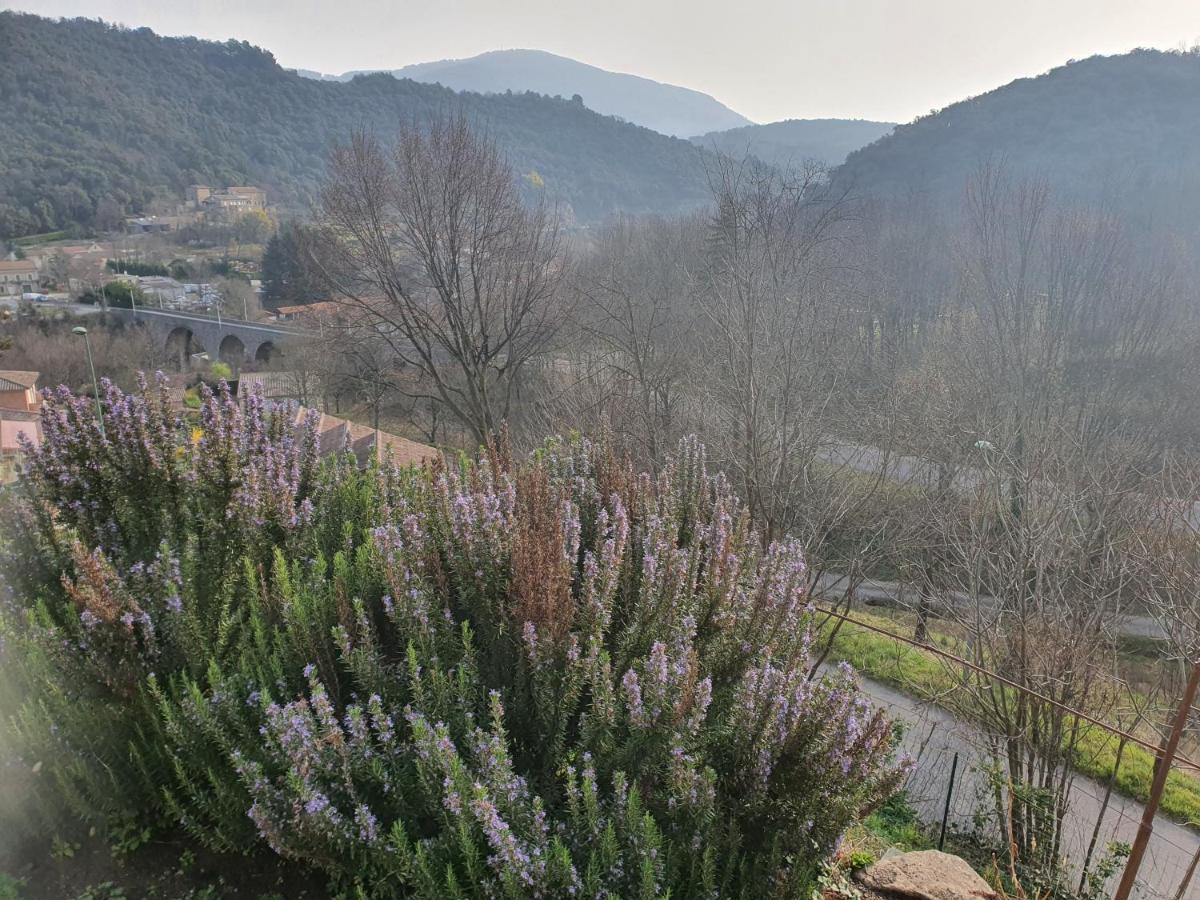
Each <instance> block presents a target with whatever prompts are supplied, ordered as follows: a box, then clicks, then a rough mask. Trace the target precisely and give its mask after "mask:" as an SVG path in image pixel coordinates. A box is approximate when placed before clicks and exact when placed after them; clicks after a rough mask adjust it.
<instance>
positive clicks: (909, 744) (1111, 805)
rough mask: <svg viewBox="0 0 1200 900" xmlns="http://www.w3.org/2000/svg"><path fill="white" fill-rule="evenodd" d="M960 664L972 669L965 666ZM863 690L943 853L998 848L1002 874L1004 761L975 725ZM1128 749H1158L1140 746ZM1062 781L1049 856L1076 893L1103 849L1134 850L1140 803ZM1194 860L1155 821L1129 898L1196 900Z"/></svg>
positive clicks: (1182, 831) (1110, 884)
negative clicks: (895, 743)
mask: <svg viewBox="0 0 1200 900" xmlns="http://www.w3.org/2000/svg"><path fill="white" fill-rule="evenodd" d="M825 612H829V610H825ZM833 614H834V615H836V616H839V617H842V618H845V619H846V621H848V622H851V623H853V624H855V625H860V626H863V627H869V628H872V630H875V631H878V632H880V633H883V634H888V633H887V632H884V631H882V630H880V629H878V628H874V627H873V626H870V625H867V624H866V623H862V622H859V621H858V620H857V619H855V618H853V617H849V616H844V615H843V614H840V613H833ZM888 636H889V637H892V638H894V639H895V640H896V641H897V642H902V643H906V644H909V645H911V646H918V647H921V648H922V649H926V650H928V649H929V648H928V647H926V646H924V645H920V644H917V643H916V642H914V641H912V640H910V639H908V638H905V637H903V636H901V635H896V634H889V635H888ZM934 652H941V651H934ZM943 655H944V654H943ZM960 662H962V663H963V664H965V665H968V666H969V665H970V664H969V663H967V662H966V661H965V660H963V661H960ZM987 674H993V673H987ZM994 677H996V678H998V679H999V680H1000V681H1001V682H1003V683H1007V684H1009V685H1011V686H1012V687H1013V688H1014V689H1017V690H1021V689H1022V688H1021V687H1020V686H1019V685H1014V684H1012V682H1011V681H1009V680H1008V679H1006V678H1003V677H1002V676H999V675H995V676H994ZM864 689H865V690H866V691H867V693H868V694H869V695H870V696H871V698H872V699H873V700H874V702H875V703H876V705H878V706H881V707H883V708H885V709H887V710H888V712H889V713H890V715H891V718H892V719H893V720H894V721H901V722H904V723H905V728H904V733H903V737H902V739H901V744H902V749H903V750H904V751H905V752H906V753H908V754H909V755H910V756H911V757H912V758H913V759H914V761H915V766H914V769H913V771H912V773H911V775H910V776H909V778H908V781H907V783H906V784H905V790H906V792H907V797H908V801H909V803H910V804H911V805H912V806H913V808H914V809H915V810H916V812H917V815H918V816H919V818H920V819H921V820H922V822H923V823H925V824H926V825H927V826H929V827H930V828H932V829H933V830H934V832H935V834H936V833H937V832H938V831H939V830H940V828H941V823H942V821H943V818H944V819H945V821H946V826H947V830H948V832H949V835H950V841H949V844H950V846H949V847H948V848H947V849H951V850H952V849H953V846H954V845H955V843H959V844H961V843H964V842H972V844H973V845H974V846H975V847H976V848H978V847H994V848H996V849H995V853H994V856H995V864H996V866H997V868H998V869H999V870H1000V871H1001V872H1007V871H1008V869H1007V865H1008V854H1007V853H1006V852H1004V844H1003V843H1002V837H1003V835H1004V828H1003V826H1002V824H1001V823H1002V812H1003V810H1004V808H1005V804H1006V803H1007V802H1008V801H1007V798H1008V795H1009V791H1008V785H1007V784H1006V783H1005V776H1004V774H1003V773H1004V771H1005V770H1004V767H1003V762H1004V761H1003V760H1002V759H1000V758H999V757H998V745H996V744H995V743H994V742H993V741H992V740H990V739H989V737H988V735H987V734H986V733H985V732H984V731H983V730H982V729H981V728H980V727H978V726H976V725H974V724H971V723H969V722H966V721H964V720H962V719H959V718H957V717H955V716H954V715H953V714H951V713H950V712H948V711H947V710H945V709H943V708H941V707H939V706H936V705H933V704H931V703H926V702H922V701H919V700H915V699H913V698H912V697H910V696H908V695H906V694H903V693H900V692H898V691H895V690H893V689H891V688H889V687H886V686H884V685H881V684H878V683H875V682H872V681H870V680H869V679H867V680H866V681H865V683H864ZM1031 693H1032V692H1031ZM1088 719H1089V720H1090V721H1091V722H1092V723H1093V726H1094V727H1097V728H1103V729H1105V730H1107V731H1109V732H1112V733H1114V735H1120V734H1121V732H1120V731H1119V730H1118V729H1115V728H1113V727H1112V726H1109V725H1106V724H1105V723H1103V722H1100V721H1099V720H1097V719H1095V718H1093V717H1088ZM1125 737H1126V740H1127V741H1128V740H1131V739H1132V738H1131V736H1130V735H1127V734H1126V735H1125ZM1114 739H1115V738H1114ZM1135 742H1136V743H1139V744H1142V745H1144V746H1146V747H1150V748H1153V749H1155V750H1157V749H1159V748H1157V747H1155V746H1154V745H1152V744H1149V743H1148V742H1146V741H1143V740H1140V739H1138V740H1136V741H1135ZM1127 758H1128V757H1127V756H1126V757H1123V759H1127ZM1187 765H1191V764H1190V763H1187ZM952 772H953V778H952V774H951V773H952ZM1119 774H1120V769H1119V768H1118V769H1117V770H1116V772H1115V773H1114V775H1113V776H1112V781H1113V782H1116V780H1117V778H1118V777H1119ZM1067 777H1068V783H1069V787H1068V789H1067V791H1066V805H1065V810H1064V812H1063V816H1062V824H1061V828H1060V837H1059V841H1060V844H1059V848H1058V854H1057V857H1058V860H1059V871H1060V873H1061V875H1062V878H1063V883H1064V884H1065V885H1066V887H1067V889H1068V890H1070V891H1072V892H1076V893H1081V894H1082V893H1084V891H1083V890H1081V883H1080V882H1081V876H1082V875H1083V873H1084V870H1085V869H1087V870H1089V871H1093V872H1094V871H1096V870H1097V868H1098V866H1099V865H1100V864H1101V863H1102V861H1103V860H1104V858H1105V855H1106V854H1107V853H1109V848H1110V846H1111V845H1114V844H1116V843H1120V844H1125V845H1129V844H1132V843H1133V841H1134V838H1135V837H1136V835H1137V832H1138V828H1139V824H1140V822H1141V820H1142V816H1143V812H1144V808H1145V807H1144V804H1143V803H1142V802H1141V801H1138V800H1135V799H1131V798H1130V797H1128V796H1126V795H1125V794H1123V793H1121V792H1120V791H1119V790H1117V789H1116V788H1115V787H1113V788H1111V789H1110V788H1109V782H1108V781H1103V782H1102V781H1097V780H1096V779H1093V778H1090V777H1088V776H1085V775H1082V774H1079V773H1073V774H1071V773H1068V776H1067ZM1097 823H1098V824H1097ZM1198 860H1200V832H1198V831H1195V830H1193V829H1191V828H1189V827H1187V826H1184V825H1180V824H1177V823H1175V822H1173V821H1171V820H1170V819H1167V818H1165V817H1163V816H1161V815H1160V816H1156V817H1155V819H1154V830H1153V833H1152V834H1151V836H1150V838H1149V842H1148V844H1147V846H1146V853H1145V857H1144V859H1143V861H1142V863H1141V865H1140V867H1139V869H1138V877H1137V881H1136V883H1135V885H1134V890H1133V894H1132V895H1133V896H1135V897H1144V898H1154V900H1158V898H1162V900H1188V898H1194V900H1200V871H1197V869H1198V868H1200V867H1197V865H1196V863H1197V861H1198ZM1123 867H1124V859H1123V857H1122V858H1117V864H1116V865H1115V866H1114V867H1113V870H1112V872H1111V874H1110V875H1109V877H1108V878H1107V879H1106V880H1105V883H1104V884H1103V885H1098V886H1097V888H1098V889H1097V890H1096V891H1094V892H1093V893H1092V894H1091V896H1111V895H1112V892H1113V891H1114V890H1115V888H1116V886H1117V883H1118V881H1119V880H1120V877H1121V872H1122V869H1123ZM1060 895H1061V894H1060Z"/></svg>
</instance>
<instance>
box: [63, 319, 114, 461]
mask: <svg viewBox="0 0 1200 900" xmlns="http://www.w3.org/2000/svg"><path fill="white" fill-rule="evenodd" d="M71 333H72V334H77V335H79V336H80V337H81V338H83V343H84V346H86V347H87V358H88V368H89V369H91V371H92V397H93V399H94V400H95V401H96V424H97V425H99V426H100V437H102V438H103V437H107V435H106V434H105V433H104V411H103V410H102V409H101V408H100V382H98V381H97V380H96V364H95V363H94V362H93V361H92V339H91V338H90V337H88V330H87V329H86V328H84V327H83V326H82V325H76V326H75V327H74V328H72V329H71Z"/></svg>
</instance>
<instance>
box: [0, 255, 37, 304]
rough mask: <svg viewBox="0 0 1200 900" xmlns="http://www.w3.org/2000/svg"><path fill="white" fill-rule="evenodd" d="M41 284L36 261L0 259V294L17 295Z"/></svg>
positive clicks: (35, 288) (30, 290) (34, 289)
mask: <svg viewBox="0 0 1200 900" xmlns="http://www.w3.org/2000/svg"><path fill="white" fill-rule="evenodd" d="M40 284H41V274H40V272H39V271H38V266H37V262H36V261H34V260H32V259H0V296H6V297H19V296H21V294H25V293H31V292H33V291H36V290H37V289H38V286H39V285H40Z"/></svg>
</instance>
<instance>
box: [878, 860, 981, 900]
mask: <svg viewBox="0 0 1200 900" xmlns="http://www.w3.org/2000/svg"><path fill="white" fill-rule="evenodd" d="M857 877H858V881H859V883H860V884H861V885H862V886H863V887H864V888H866V889H867V890H869V891H871V892H873V894H874V895H875V896H878V897H885V898H892V897H911V898H914V900H996V898H997V894H996V892H995V891H993V890H992V889H991V888H990V887H989V886H988V883H987V882H986V881H984V880H983V879H982V878H980V877H979V875H978V873H976V872H975V870H974V869H972V868H971V867H970V866H969V865H967V864H966V863H965V862H964V861H963V860H961V859H959V858H958V857H957V856H951V855H950V854H949V853H941V852H939V851H937V850H920V851H917V852H914V853H901V854H899V855H897V856H889V857H886V858H884V859H881V860H880V861H879V862H877V863H875V864H874V865H873V866H868V867H867V868H865V869H863V870H862V871H861V872H859V873H858V876H857Z"/></svg>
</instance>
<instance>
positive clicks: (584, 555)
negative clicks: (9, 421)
mask: <svg viewBox="0 0 1200 900" xmlns="http://www.w3.org/2000/svg"><path fill="white" fill-rule="evenodd" d="M105 393H106V397H105V404H104V420H103V426H104V427H103V433H102V432H101V430H100V427H99V425H98V423H97V422H96V421H95V419H94V416H93V413H92V407H91V406H90V401H88V400H87V398H82V397H76V396H72V395H71V394H70V393H69V392H66V391H59V392H58V393H55V394H54V395H52V396H51V397H49V398H48V402H47V405H46V407H45V409H46V412H45V423H44V424H45V441H44V443H43V446H42V447H41V448H40V449H38V450H36V451H31V452H30V463H29V469H28V472H27V475H26V477H25V479H24V480H23V482H22V485H21V487H20V489H19V490H18V491H16V492H15V493H14V495H13V496H12V497H11V498H10V501H9V511H8V515H6V516H5V517H4V520H5V521H6V522H7V523H8V529H9V533H8V534H7V535H6V542H5V548H6V553H7V563H8V577H9V582H10V586H11V590H12V594H13V598H14V600H15V606H16V609H17V611H16V614H12V615H9V616H8V617H7V619H6V624H5V628H6V635H5V637H6V648H7V649H6V653H7V654H8V655H9V656H10V657H11V659H12V660H13V661H15V662H16V664H17V665H16V668H17V669H18V671H19V674H20V676H21V677H22V678H23V679H24V682H25V686H26V689H27V692H28V698H29V699H28V702H27V704H26V705H25V707H24V708H23V709H22V710H21V712H20V714H19V716H18V717H17V719H16V721H15V725H16V727H17V728H18V730H19V731H20V734H21V737H22V738H23V740H24V741H26V743H27V746H28V752H29V753H30V754H31V755H36V758H38V759H41V760H44V761H45V765H46V767H47V768H48V769H49V770H50V771H51V772H52V773H53V776H54V781H55V783H56V785H57V788H58V789H59V790H60V791H61V793H62V794H63V796H65V797H66V798H67V800H68V801H70V802H71V804H72V806H73V808H74V809H75V810H76V811H77V812H78V813H79V814H80V815H84V816H88V817H99V818H105V817H111V816H123V817H128V816H129V815H131V814H134V815H138V816H141V817H143V818H152V819H156V820H158V821H163V822H169V823H172V824H178V825H180V826H182V827H184V828H186V829H187V830H188V831H189V832H191V833H192V834H193V835H194V836H195V838H197V839H198V840H199V841H201V842H203V843H204V844H205V845H207V846H209V847H212V848H214V849H217V850H239V851H251V850H255V849H263V850H265V849H266V848H270V850H272V851H274V852H275V853H278V854H281V855H283V856H285V857H288V858H292V859H295V860H297V861H299V862H301V863H303V864H306V865H310V866H314V867H318V868H320V869H322V870H324V871H325V872H327V873H329V874H330V875H331V876H332V877H333V878H334V879H335V881H336V882H337V883H339V884H341V885H342V886H343V887H344V888H346V889H355V890H357V891H359V892H361V893H362V894H364V895H379V896H395V895H401V896H415V897H501V896H502V897H529V896H542V897H561V896H575V895H578V894H580V893H581V892H582V893H583V894H585V895H587V896H589V897H651V896H660V895H666V894H667V893H668V892H669V893H670V895H671V896H673V897H701V896H703V897H714V896H721V897H792V896H798V895H801V894H802V893H803V892H805V891H807V890H809V889H810V885H811V883H812V877H813V873H814V872H815V871H816V870H817V868H818V867H819V865H820V862H821V860H822V859H823V858H825V857H826V856H827V855H828V853H829V851H830V850H831V849H832V847H833V846H834V845H835V844H836V842H837V840H838V838H839V836H840V834H841V833H842V832H843V831H844V829H845V828H846V827H847V826H848V825H849V824H850V823H851V822H852V821H853V820H854V819H855V818H857V817H858V816H860V815H862V814H863V813H864V812H865V811H867V810H869V809H870V808H871V807H873V806H874V805H875V804H877V803H879V802H881V801H882V800H883V799H884V798H886V797H887V796H888V795H889V793H890V792H891V791H892V790H893V788H894V786H895V785H896V783H897V780H898V777H899V772H898V770H897V768H896V767H895V766H894V765H893V764H892V763H891V762H890V758H891V753H892V749H893V746H892V737H891V733H890V729H889V725H888V723H887V721H886V720H885V718H884V717H883V716H882V715H881V714H879V713H877V712H873V711H872V710H871V709H870V708H869V706H868V704H867V703H866V701H865V700H864V699H863V697H862V695H861V694H860V693H859V692H858V690H857V689H856V687H855V685H854V682H853V678H852V675H851V674H850V673H849V672H848V671H843V672H839V673H837V674H836V675H833V676H830V677H826V678H823V679H822V678H818V679H810V678H809V668H810V665H811V660H810V657H809V644H810V638H811V621H810V620H811V608H810V607H809V606H808V605H807V598H806V596H805V592H804V587H803V585H804V560H803V556H802V554H801V550H800V548H799V547H798V546H797V545H796V544H795V543H793V542H787V541H785V542H781V543H776V544H772V545H771V546H769V547H763V546H761V543H760V541H759V540H758V538H757V536H756V535H755V533H754V532H753V530H752V529H751V528H750V526H749V523H748V519H747V516H746V514H745V512H744V510H743V509H742V507H741V506H740V505H739V503H738V500H737V498H736V497H735V496H734V495H733V493H732V492H731V491H730V489H729V487H728V485H727V484H726V482H725V480H724V479H723V478H722V477H721V476H720V475H712V474H710V473H708V472H707V471H706V468H705V462H704V451H703V448H702V447H700V446H699V445H698V444H697V443H696V442H694V441H685V442H684V443H682V444H681V445H680V447H679V450H678V453H677V455H676V456H675V458H674V459H673V460H672V461H671V462H670V463H669V465H668V466H667V467H666V468H665V469H664V471H663V472H662V473H661V474H660V475H658V476H657V477H651V476H650V475H646V474H638V473H636V472H634V471H633V470H632V468H631V467H630V466H629V465H628V464H626V463H623V462H622V461H621V460H619V459H618V458H616V457H615V456H614V455H613V454H612V453H611V452H609V451H608V450H607V449H606V448H604V447H602V446H598V445H595V444H592V443H589V442H588V441H585V440H573V441H569V442H564V441H554V442H551V443H549V444H548V445H547V446H546V447H545V448H544V449H543V450H541V451H539V452H538V453H536V454H534V455H533V456H532V457H531V458H529V459H527V460H521V461H515V462H514V461H513V460H511V459H508V458H507V457H506V456H505V454H503V453H492V454H486V455H484V456H483V457H482V458H480V459H479V460H478V461H466V460H463V461H460V462H459V463H457V464H454V465H444V466H441V467H435V468H432V469H428V470H420V471H418V470H406V469H400V468H397V467H394V466H391V465H386V464H385V465H381V466H378V467H375V468H372V469H370V470H368V471H365V472H364V471H358V470H357V469H356V468H355V466H354V463H353V459H352V458H350V457H346V458H338V459H333V460H327V461H326V462H325V463H323V464H322V463H321V462H320V461H319V460H318V455H317V452H316V446H315V437H314V431H313V426H312V424H311V423H308V422H303V423H300V424H299V425H297V424H296V422H295V414H294V412H293V411H291V410H282V409H278V408H271V407H269V406H268V405H266V404H265V403H264V402H263V401H262V400H261V398H258V397H251V398H248V399H245V400H244V401H243V402H242V403H241V404H239V403H238V402H237V401H235V400H234V399H232V398H231V397H230V396H229V394H228V392H226V391H222V392H221V393H219V394H217V395H215V396H214V395H212V394H208V395H206V396H205V397H204V401H203V404H202V408H201V410H200V412H199V414H198V417H197V418H195V419H194V420H184V419H182V418H180V417H179V416H177V415H176V414H175V413H174V412H172V410H171V408H170V405H169V403H168V401H167V397H166V393H165V390H164V389H163V388H162V387H161V386H160V387H158V388H145V387H144V388H143V390H142V391H141V392H139V393H138V394H135V395H124V394H122V393H121V392H119V391H118V390H116V389H115V388H113V387H111V386H107V387H106V388H105Z"/></svg>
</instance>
